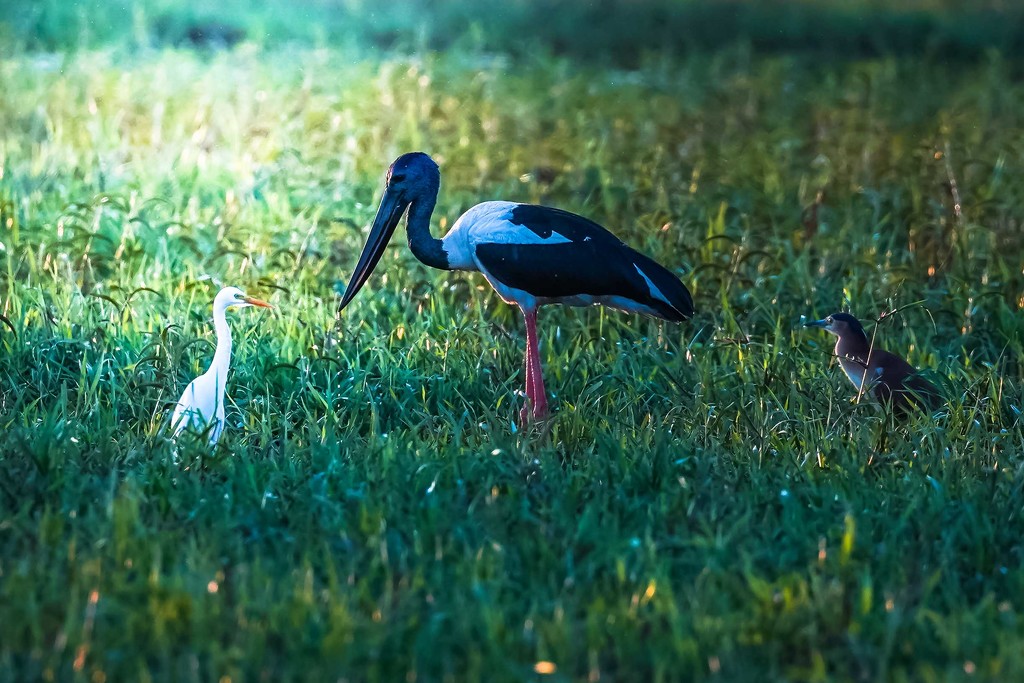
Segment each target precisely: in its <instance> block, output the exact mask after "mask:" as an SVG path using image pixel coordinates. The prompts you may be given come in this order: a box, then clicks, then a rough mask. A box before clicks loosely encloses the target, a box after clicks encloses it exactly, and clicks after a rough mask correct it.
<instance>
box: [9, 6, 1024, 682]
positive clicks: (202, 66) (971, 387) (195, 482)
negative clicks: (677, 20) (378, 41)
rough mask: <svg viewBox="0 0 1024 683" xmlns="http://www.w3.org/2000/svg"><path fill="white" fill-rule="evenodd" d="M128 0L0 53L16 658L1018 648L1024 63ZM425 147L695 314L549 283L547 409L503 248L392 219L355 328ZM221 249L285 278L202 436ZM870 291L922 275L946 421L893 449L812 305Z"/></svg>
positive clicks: (82, 667) (774, 671) (692, 672)
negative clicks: (435, 251)
mask: <svg viewBox="0 0 1024 683" xmlns="http://www.w3.org/2000/svg"><path fill="white" fill-rule="evenodd" d="M923 4H926V3H923ZM358 5H359V4H358V3H352V4H350V5H347V6H349V7H350V8H352V7H354V8H355V10H353V11H354V12H355V11H356V10H359V6H358ZM225 6H226V7H227V8H228V9H229V10H230V11H232V12H240V11H241V10H238V9H237V8H235V7H234V6H233V5H231V4H230V3H227V4H226V5H225ZM26 7H27V6H26ZM26 7H22V8H21V12H20V13H16V14H15V15H12V16H19V17H24V16H29V15H31V12H30V11H29V10H32V9H33V8H28V9H26ZM38 7H43V8H45V7H49V8H50V11H53V10H54V8H59V7H60V5H56V4H53V5H46V4H45V3H43V4H41V5H39V6H38ZM38 7H36V8H35V9H38ZM132 7H133V8H134V9H133V10H132V11H129V12H128V13H126V14H124V16H122V17H121V19H124V18H125V17H127V18H128V19H130V20H131V21H132V22H133V23H134V25H135V27H136V29H137V31H136V32H135V33H132V32H130V31H129V32H126V33H124V34H123V35H121V37H120V38H117V37H116V36H114V37H110V38H109V39H108V40H106V41H97V42H96V43H95V44H91V43H89V44H83V43H75V46H74V49H72V50H64V49H63V47H62V45H61V44H58V45H57V47H58V48H60V49H59V51H58V52H55V53H51V52H42V51H39V50H37V49H35V48H36V47H39V44H35V45H34V44H33V41H31V40H28V37H27V36H25V35H22V34H20V33H19V32H18V31H16V30H14V29H11V30H10V32H9V33H10V34H12V35H16V36H17V37H18V39H17V40H13V41H11V42H10V43H8V44H9V45H10V49H9V50H7V52H6V53H5V54H4V56H3V57H2V58H0V84H2V87H3V97H2V98H0V315H2V316H3V318H0V680H38V679H43V680H82V681H86V680H87V681H94V682H100V681H104V680H108V681H116V680H156V681H160V680H196V681H206V680H218V679H219V680H225V677H227V679H230V680H272V681H288V680H339V679H340V680H349V681H362V680H367V681H401V680H406V681H412V680H416V681H447V680H451V681H458V680H494V681H505V680H508V681H523V680H551V681H588V680H589V681H598V680H599V681H627V680H636V681H651V680H679V679H682V680H719V681H776V680H778V681H781V680H795V681H833V680H834V681H861V680H894V681H945V680H950V681H959V680H964V681H967V680H994V681H1009V680H1019V679H1022V678H1024V654H1022V653H1024V597H1022V596H1024V566H1022V550H1021V547H1022V546H1021V539H1022V538H1024V518H1022V515H1021V511H1022V509H1024V436H1022V431H1021V424H1020V414H1021V409H1022V407H1024V366H1022V364H1021V354H1022V352H1024V313H1022V306H1024V273H1022V268H1024V257H1022V256H1021V254H1022V253H1024V228H1022V219H1021V215H1022V212H1024V184H1022V183H1021V182H1020V178H1021V177H1022V175H1024V121H1022V117H1024V114H1022V112H1024V106H1022V105H1024V84H1022V82H1021V80H1020V78H1019V65H1018V64H1017V63H1016V62H1014V61H1013V60H1011V59H1008V58H1004V57H1001V56H999V55H998V54H997V53H991V54H988V55H987V56H983V57H980V58H978V59H973V60H969V61H966V62H962V61H957V60H953V61H949V62H947V61H943V60H935V59H932V58H931V57H929V56H914V55H903V56H892V55H890V56H886V57H882V58H878V59H870V60H860V59H844V60H820V59H817V58H816V57H815V56H814V55H808V54H804V53H800V54H796V55H788V54H766V53H765V52H763V51H762V50H760V48H759V47H758V46H757V44H756V43H751V42H747V43H743V42H741V43H740V44H738V45H735V46H732V47H728V48H724V49H722V50H718V51H706V50H691V51H688V52H687V53H686V54H685V55H684V54H673V53H671V52H665V51H653V52H649V53H646V54H644V55H641V56H639V57H638V59H639V61H638V62H637V63H636V64H634V65H632V66H628V67H626V66H623V65H622V64H621V63H616V62H615V60H611V61H606V62H602V63H600V64H599V63H590V62H588V61H587V60H583V59H577V58H576V57H575V56H573V55H572V54H571V52H572V51H569V52H570V54H564V55H560V54H559V53H558V52H559V51H558V50H548V51H545V50H541V51H538V52H537V53H536V54H524V53H516V52H515V51H502V50H493V49H489V48H488V45H487V41H488V40H489V38H488V36H489V34H487V33H486V31H485V32H484V33H483V34H481V35H482V36H483V37H482V38H481V37H480V35H478V36H477V39H474V38H473V37H472V36H470V37H468V38H466V39H465V40H463V41H459V40H456V41H454V43H453V47H452V48H451V49H449V50H448V51H446V52H444V53H435V52H430V51H427V50H424V49H421V48H422V46H420V47H417V45H416V40H415V38H414V37H412V38H409V39H408V40H407V41H406V40H404V39H403V40H399V41H397V45H398V47H397V48H394V49H392V48H390V47H389V48H387V49H382V48H380V47H379V46H378V47H376V48H374V47H372V46H369V45H362V44H360V41H359V40H356V39H355V38H354V39H353V40H352V41H349V42H344V41H343V42H341V43H339V44H332V43H331V42H330V41H328V40H324V41H320V42H315V43H313V44H308V43H304V42H297V41H293V40H286V39H283V40H280V41H268V42H263V41H260V40H246V41H243V42H242V43H241V44H239V45H238V46H236V47H235V48H234V49H232V50H229V51H200V52H196V51H192V50H190V49H186V48H180V47H174V46H172V45H160V44H157V45H143V44H142V43H141V42H140V41H139V40H137V38H138V35H139V33H143V34H145V33H147V32H149V31H151V30H153V31H155V30H156V29H155V28H153V27H155V26H157V24H158V21H157V19H158V18H159V16H161V15H160V11H159V10H160V5H159V3H152V4H151V5H134V6H132ZM154 8H156V9H154ZM130 9H131V8H130ZM364 9H365V8H364ZM196 11H197V13H201V12H199V10H196ZM452 11H453V12H454V11H455V10H452ZM229 14H230V12H229ZM230 16H236V15H230ZM253 16H256V17H257V18H258V17H259V16H261V15H259V14H255V15H241V14H239V15H237V16H236V18H237V21H238V23H244V22H245V21H246V20H251V21H256V20H254V19H252V17H253ZM938 16H942V15H938ZM229 18H230V17H229ZM247 18H248V19H247ZM259 20H260V21H264V20H265V19H259ZM293 20H294V19H293ZM39 21H42V22H43V23H42V24H41V28H40V27H37V28H39V31H42V30H43V29H46V30H48V31H50V34H48V35H59V34H60V32H61V31H63V30H65V29H66V28H67V27H66V25H65V24H63V23H61V22H59V21H56V20H53V19H46V17H45V16H43V18H42V19H39ZM439 21H440V20H439ZM300 23H301V22H300ZM9 26H12V27H13V26H17V24H13V23H12V24H10V25H9ZM281 30H282V31H285V29H281ZM424 30H425V31H428V32H429V31H431V30H437V27H436V26H435V27H433V29H431V28H430V27H427V28H426V29H424ZM43 32H44V33H45V31H43ZM285 33H286V34H287V31H285ZM403 35H404V34H403ZM54 40H56V39H54ZM42 42H43V43H44V42H45V41H42ZM40 44H42V43H40ZM29 48H32V49H29ZM411 149H423V150H426V151H429V152H430V153H432V154H433V155H434V156H435V158H437V159H438V160H439V161H440V162H441V168H442V173H443V180H442V192H441V197H440V202H439V205H438V209H437V211H436V213H435V218H434V225H435V230H436V231H439V230H441V228H440V227H439V226H450V225H451V224H452V222H453V221H454V219H455V218H456V217H457V216H458V215H459V214H460V213H461V212H462V211H464V210H465V209H467V208H468V207H470V206H471V205H473V204H474V203H476V202H478V201H482V200H486V199H494V198H506V199H517V200H525V201H534V202H542V203H547V204H551V205H556V206H560V207H563V208H566V209H570V210H575V211H578V212H580V213H583V214H585V215H587V216H590V217H592V218H594V219H595V220H598V221H599V222H601V223H603V224H605V225H607V226H609V227H610V228H612V229H613V230H614V231H615V232H616V233H617V234H618V235H620V236H621V237H622V238H623V239H625V240H626V241H627V242H629V243H630V244H632V245H634V246H636V247H638V248H641V249H643V250H644V251H646V252H648V253H650V254H651V255H652V256H654V257H655V258H657V259H658V260H659V261H661V262H662V263H664V264H666V265H668V266H669V267H670V268H672V269H673V270H675V271H676V272H678V273H679V274H680V275H681V276H682V277H683V279H684V281H686V282H687V284H688V285H689V286H690V288H691V289H692V291H693V293H694V298H695V300H696V303H697V306H698V308H699V311H700V312H699V314H698V316H697V317H696V318H695V319H694V320H693V321H691V322H690V323H687V324H684V325H680V326H673V325H668V324H662V323H659V322H656V321H652V320H649V319H646V318H639V317H632V316H627V315H624V314H619V313H616V312H612V311H605V310H602V309H598V308H590V309H561V308H557V307H551V308H549V309H545V310H544V311H543V312H542V314H541V326H542V328H541V329H542V355H543V362H544V365H545V369H546V379H547V382H548V388H549V390H550V391H551V393H552V405H553V406H554V408H555V414H554V416H553V418H552V419H551V421H550V424H549V426H548V427H547V428H546V429H541V430H536V429H523V426H522V425H519V424H517V422H518V409H519V406H520V405H521V398H520V396H519V395H518V393H517V392H518V391H519V390H520V388H521V384H522V375H521V363H522V350H523V343H524V334H523V329H522V323H521V320H520V319H519V316H518V315H517V313H516V312H515V311H514V309H511V308H510V307H508V306H506V305H505V304H503V303H502V302H500V300H498V298H497V297H496V296H495V295H494V294H493V293H492V292H491V291H490V289H489V288H488V287H487V286H486V285H485V283H484V282H483V280H482V279H481V278H480V277H479V276H473V275H467V274H449V273H443V272H439V271H432V270H429V269H427V268H426V267H424V266H422V265H420V264H419V263H418V262H416V261H415V259H414V258H413V257H412V255H411V254H410V253H409V252H408V249H407V248H406V247H405V245H404V244H403V241H404V240H403V239H401V238H396V239H395V244H394V245H393V247H392V248H391V249H389V250H388V252H387V253H386V255H385V257H384V259H383V260H382V262H381V265H380V267H379V268H378V272H377V273H376V274H375V275H374V276H373V278H372V279H371V281H370V282H369V284H368V285H367V286H366V288H365V289H364V291H363V292H362V293H361V295H360V296H359V298H358V299H357V300H356V301H355V303H353V304H352V306H350V307H349V308H348V309H347V310H346V311H345V314H344V316H343V317H342V318H341V319H340V320H337V321H336V318H335V309H336V305H337V296H336V294H335V293H334V289H333V288H334V285H335V283H336V282H337V281H339V280H340V281H345V279H346V278H347V276H348V274H349V272H350V270H351V268H352V266H353V265H354V263H355V260H356V256H357V253H358V250H359V248H360V247H361V246H362V242H363V239H364V235H365V233H364V231H363V227H364V226H366V225H367V224H368V222H369V220H370V219H371V217H372V215H373V212H374V209H375V207H376V205H375V203H374V200H375V198H376V197H377V196H378V194H377V193H378V192H379V186H380V183H381V180H382V176H383V172H384V169H385V167H386V165H387V164H388V163H389V162H390V161H391V160H392V159H393V158H394V157H395V156H397V155H398V154H399V153H400V152H403V151H407V150H411ZM951 183H954V184H955V186H956V188H957V193H958V196H959V198H960V210H959V212H958V211H956V210H955V209H954V206H953V204H954V201H953V198H952V193H951V191H950V186H951ZM815 207H817V208H815ZM812 216H816V219H812ZM221 283H224V284H235V285H238V286H241V287H243V288H245V289H246V290H247V291H248V292H249V293H252V294H255V295H258V296H262V297H265V298H269V299H270V301H271V302H272V303H273V304H274V305H275V306H277V310H276V311H274V312H272V313H268V312H263V311H258V310H246V311H242V312H240V313H238V314H236V315H233V316H232V320H231V323H232V327H233V329H234V332H235V342H236V346H235V355H234V359H233V361H234V362H233V367H232V371H231V375H230V380H229V381H230V385H229V403H228V427H227V429H226V431H225V434H224V437H223V438H222V440H221V445H220V447H219V448H218V449H217V450H216V452H214V453H212V454H211V453H205V452H203V451H201V450H199V449H194V450H186V451H185V452H184V453H183V454H182V458H183V459H182V462H181V463H180V464H175V462H174V459H173V457H172V447H171V444H169V443H168V442H167V440H166V439H165V438H164V437H163V436H162V435H161V433H160V428H161V425H162V423H163V421H164V420H165V419H166V415H167V413H166V410H167V408H168V405H169V404H170V403H172V402H173V401H174V400H175V399H176V398H177V396H178V394H179V393H180V391H181V389H182V388H183V387H184V385H185V384H186V382H188V381H189V379H191V378H192V377H193V376H194V375H195V374H196V373H198V372H201V371H202V369H204V367H205V365H206V363H208V361H209V359H210V357H211V356H212V343H213V337H212V325H211V324H210V320H209V318H210V302H211V301H212V298H213V295H214V293H215V292H216V290H217V288H218V286H219V285H220V284H221ZM846 306H848V307H850V308H851V309H852V310H853V312H855V313H856V314H858V315H860V316H861V317H862V318H865V319H869V320H870V319H873V318H875V317H876V316H878V315H879V314H881V313H882V312H883V311H886V310H891V309H893V308H901V311H900V313H899V314H898V315H895V316H892V317H890V318H888V319H887V320H886V321H884V322H883V323H882V324H881V326H880V327H879V339H880V340H881V343H882V344H883V345H884V346H886V347H887V348H890V349H891V350H894V351H898V352H900V353H902V354H904V355H906V356H907V357H908V358H909V360H910V361H911V362H912V363H914V364H916V365H918V366H921V367H927V368H929V369H930V372H931V373H932V377H934V378H936V379H937V381H940V382H942V383H943V384H944V385H945V386H946V389H947V391H948V393H949V396H950V401H949V407H948V410H947V411H945V414H944V415H943V416H942V417H941V418H940V419H937V420H930V419H926V418H925V419H921V420H919V421H916V422H914V423H913V424H912V425H910V426H909V427H907V428H905V429H895V430H891V433H890V434H889V437H888V439H887V440H886V442H885V443H884V444H883V443H881V442H880V438H879V436H880V434H881V433H882V432H883V430H886V429H887V427H888V425H887V424H886V421H885V416H884V415H883V414H882V413H881V412H880V411H879V410H878V409H877V408H876V407H875V406H874V405H873V404H872V403H871V402H870V401H864V402H862V403H860V404H855V403H853V402H852V398H853V395H852V393H851V389H850V387H849V385H848V383H847V382H846V380H845V379H844V378H842V377H841V373H840V371H839V369H838V368H837V367H836V366H835V364H834V363H831V362H830V352H831V344H830V342H829V339H827V338H826V337H825V335H824V334H823V333H821V332H820V331H814V330H804V329H802V327H801V325H800V323H801V321H802V316H804V315H808V316H811V315H813V316H815V317H821V316H823V315H825V314H827V313H829V312H832V311H833V310H837V309H840V308H842V307H846ZM538 662H550V663H552V664H553V665H554V667H555V671H554V673H551V674H546V673H537V671H546V670H547V669H545V668H544V667H543V666H541V667H540V668H539V669H535V666H537V663H538Z"/></svg>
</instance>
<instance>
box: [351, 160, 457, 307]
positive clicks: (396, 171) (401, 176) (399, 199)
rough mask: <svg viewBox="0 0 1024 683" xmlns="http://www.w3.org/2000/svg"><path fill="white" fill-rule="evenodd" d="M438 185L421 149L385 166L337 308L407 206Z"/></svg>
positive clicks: (355, 289) (381, 248) (354, 290)
mask: <svg viewBox="0 0 1024 683" xmlns="http://www.w3.org/2000/svg"><path fill="white" fill-rule="evenodd" d="M440 186H441V171H440V170H439V169H438V168H437V164H436V163H434V160H433V159H431V158H430V157H429V156H427V155H426V154H424V153H423V152H409V153H408V154H403V155H402V156H400V157H398V158H397V159H395V161H394V163H392V164H391V166H389V167H388V172H387V176H386V177H385V179H384V194H383V195H382V196H381V198H380V206H379V207H378V208H377V215H376V216H375V217H374V219H373V225H372V226H371V227H370V234H369V236H368V237H367V238H366V245H365V246H364V247H363V251H362V253H361V254H359V261H358V262H357V263H356V267H355V270H353V271H352V278H351V279H350V280H349V281H348V287H346V288H345V294H344V296H342V297H341V304H340V305H339V306H338V311H341V309H343V308H345V306H348V304H349V302H350V301H352V299H353V298H355V295H356V293H357V292H359V289H360V288H361V287H362V286H363V284H364V283H365V282H366V279H367V278H368V277H370V273H372V272H373V269H374V267H375V266H376V265H377V262H378V261H380V257H381V256H382V255H383V254H384V248H385V247H387V245H388V240H390V239H391V235H393V234H394V232H395V228H397V227H398V223H399V221H401V220H402V215H403V214H404V213H405V210H406V209H407V208H409V205H410V204H412V203H413V202H415V201H416V200H418V199H420V198H421V197H422V198H426V197H436V196H437V190H438V188H439V187H440Z"/></svg>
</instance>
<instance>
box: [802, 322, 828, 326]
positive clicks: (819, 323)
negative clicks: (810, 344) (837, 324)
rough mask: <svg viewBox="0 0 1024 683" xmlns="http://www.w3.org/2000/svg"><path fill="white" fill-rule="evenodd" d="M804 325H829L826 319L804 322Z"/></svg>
mask: <svg viewBox="0 0 1024 683" xmlns="http://www.w3.org/2000/svg"><path fill="white" fill-rule="evenodd" d="M804 327H828V322H827V321H825V320H812V321H811V322H809V323H804Z"/></svg>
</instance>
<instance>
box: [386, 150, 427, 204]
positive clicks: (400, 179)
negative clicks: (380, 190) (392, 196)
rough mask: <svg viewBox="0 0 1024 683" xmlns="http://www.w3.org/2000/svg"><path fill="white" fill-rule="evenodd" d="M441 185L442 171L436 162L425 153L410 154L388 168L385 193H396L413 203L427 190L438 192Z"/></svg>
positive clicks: (404, 155)
mask: <svg viewBox="0 0 1024 683" xmlns="http://www.w3.org/2000/svg"><path fill="white" fill-rule="evenodd" d="M440 184H441V171H440V169H438V167H437V164H436V163H435V162H434V160H433V159H431V158H430V156H429V155H427V154H424V153H423V152H409V153H408V154H403V155H402V156H400V157H398V158H397V159H395V161H394V163H392V164H391V166H389V167H388V173H387V176H386V177H385V179H384V192H385V194H387V193H390V192H394V193H397V194H398V195H399V196H400V197H403V198H406V199H408V200H409V201H412V200H413V199H415V198H416V196H418V195H419V194H420V193H421V192H423V191H425V190H429V191H433V192H436V191H437V188H438V186H440Z"/></svg>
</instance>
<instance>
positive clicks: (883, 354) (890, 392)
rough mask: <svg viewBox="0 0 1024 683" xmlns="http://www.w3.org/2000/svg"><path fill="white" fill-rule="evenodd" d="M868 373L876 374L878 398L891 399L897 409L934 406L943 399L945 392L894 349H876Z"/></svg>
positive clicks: (874, 375) (871, 375)
mask: <svg viewBox="0 0 1024 683" xmlns="http://www.w3.org/2000/svg"><path fill="white" fill-rule="evenodd" d="M868 375H869V377H874V378H875V382H874V392H875V398H877V399H878V400H879V401H880V402H882V403H884V404H890V403H891V404H892V407H893V409H894V410H897V411H900V412H906V411H908V410H911V409H914V408H918V409H925V410H935V409H936V408H938V407H939V405H940V404H941V402H942V394H941V393H940V392H939V390H938V389H937V388H936V387H935V385H934V384H932V383H931V382H929V381H928V380H926V379H925V378H924V377H922V376H921V374H920V372H918V370H917V368H915V367H914V366H913V365H911V364H910V363H908V362H907V361H905V360H903V359H902V358H900V357H899V356H897V355H896V354H894V353H889V352H888V351H881V350H878V351H875V352H873V353H872V354H871V360H870V367H869V368H868Z"/></svg>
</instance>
